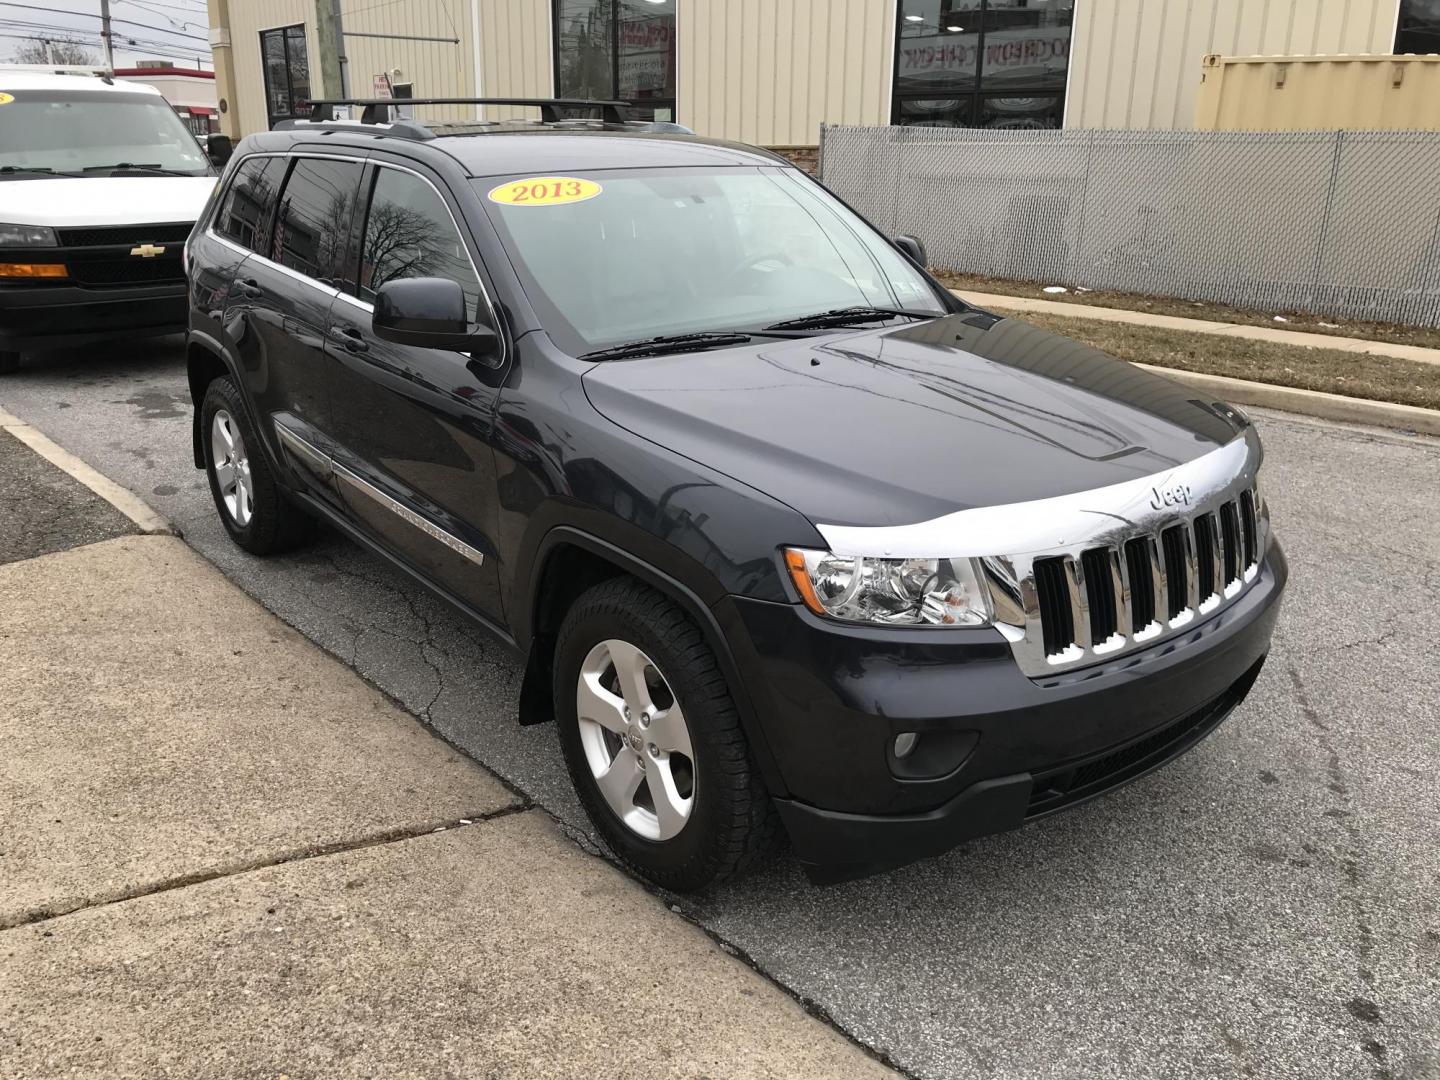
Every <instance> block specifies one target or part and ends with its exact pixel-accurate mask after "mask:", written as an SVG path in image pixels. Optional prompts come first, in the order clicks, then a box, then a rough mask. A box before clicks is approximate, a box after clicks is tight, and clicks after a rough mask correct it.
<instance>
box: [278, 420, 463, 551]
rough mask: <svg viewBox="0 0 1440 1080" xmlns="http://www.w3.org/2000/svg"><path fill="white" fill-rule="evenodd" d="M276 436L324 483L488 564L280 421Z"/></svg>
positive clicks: (459, 541)
mask: <svg viewBox="0 0 1440 1080" xmlns="http://www.w3.org/2000/svg"><path fill="white" fill-rule="evenodd" d="M274 423H275V434H276V435H277V436H278V437H279V439H280V442H281V443H282V444H283V445H284V447H285V449H286V451H287V452H289V453H292V454H294V455H295V456H296V457H297V458H299V459H300V460H301V461H303V462H304V463H305V465H306V466H307V467H308V468H310V469H311V470H312V471H314V472H315V473H316V474H317V475H318V476H320V477H322V478H323V479H330V478H332V477H333V478H334V479H335V480H337V481H339V482H340V484H342V485H343V486H344V487H346V488H347V489H349V490H350V491H353V492H355V493H356V494H357V495H363V496H365V497H366V498H367V499H369V500H370V501H371V502H374V503H376V504H378V505H379V506H382V507H384V508H385V509H386V510H389V511H390V512H391V513H392V514H394V515H395V516H396V517H398V518H400V519H401V520H402V521H404V522H406V523H407V524H409V525H413V526H414V527H415V528H417V529H419V530H420V531H421V532H423V533H424V534H425V535H426V536H428V537H430V538H431V539H432V540H438V541H439V542H440V543H442V544H444V545H445V546H446V547H447V548H449V549H450V550H451V551H453V552H455V553H456V554H457V555H461V556H463V557H465V558H466V559H469V560H470V561H471V562H472V563H474V564H475V565H476V566H480V565H481V564H482V563H484V562H485V553H484V552H483V551H479V550H477V549H475V548H473V547H471V546H470V545H469V544H467V543H465V541H463V540H461V539H460V538H459V537H457V536H455V535H453V534H452V533H450V532H447V531H446V530H445V529H442V528H440V526H438V525H436V524H435V523H434V522H433V521H431V520H430V519H429V518H427V517H425V516H423V515H421V514H417V513H416V512H415V511H414V510H411V509H410V508H409V507H408V506H406V505H405V504H404V503H402V502H399V501H398V500H396V499H393V498H391V497H390V496H389V495H387V494H386V493H385V492H383V491H381V490H380V489H379V488H378V487H376V486H375V485H374V484H372V483H370V482H369V481H368V480H364V479H362V478H361V477H359V476H357V475H356V474H355V473H354V472H352V471H351V470H349V469H347V468H346V467H345V466H344V465H341V464H340V463H339V462H338V461H336V460H335V459H334V458H333V457H331V456H330V455H329V454H327V453H325V452H324V451H323V450H321V449H319V448H318V447H316V446H315V445H313V444H312V443H310V442H309V441H307V440H306V439H303V438H301V437H300V436H299V435H297V434H295V432H293V431H291V430H290V429H289V428H288V427H286V426H285V425H284V424H283V423H281V422H280V421H279V420H278V419H277V420H275V422H274Z"/></svg>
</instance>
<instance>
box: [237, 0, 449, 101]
mask: <svg viewBox="0 0 1440 1080" xmlns="http://www.w3.org/2000/svg"><path fill="white" fill-rule="evenodd" d="M310 6H311V7H313V6H314V4H313V3H312V4H311V5H310ZM232 10H233V9H232ZM470 13H471V5H470V0H404V2H403V3H398V4H395V3H390V4H385V3H379V2H378V0H344V3H342V4H341V6H340V14H341V18H342V19H343V20H344V24H345V32H346V33H347V34H354V33H356V32H362V33H367V34H406V35H410V36H412V37H433V38H454V39H457V43H456V44H451V43H450V42H448V41H396V40H393V39H383V38H357V37H347V38H346V39H345V55H346V56H347V57H349V60H350V65H349V66H350V74H349V78H350V93H351V95H352V96H354V97H371V96H373V94H374V80H375V76H376V75H379V74H381V73H382V72H385V71H390V70H393V69H395V68H399V69H400V71H401V72H403V73H404V76H405V78H407V79H409V80H410V82H411V83H413V84H414V87H415V91H414V93H415V96H416V97H466V96H469V95H473V94H474V93H475V89H474V87H475V45H474V38H473V37H472V35H471V29H470ZM316 66H318V65H316ZM425 116H426V117H427V118H430V119H436V120H441V119H446V120H458V119H464V120H469V119H473V118H474V116H475V110H474V109H473V108H466V107H465V106H458V105H457V106H449V107H440V106H436V107H434V108H430V109H427V110H426V112H425Z"/></svg>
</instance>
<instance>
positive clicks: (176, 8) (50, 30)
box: [0, 0, 211, 68]
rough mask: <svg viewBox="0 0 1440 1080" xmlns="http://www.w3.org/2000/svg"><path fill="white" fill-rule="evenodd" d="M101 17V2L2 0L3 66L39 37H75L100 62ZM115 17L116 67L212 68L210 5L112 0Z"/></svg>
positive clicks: (184, 0)
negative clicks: (163, 63)
mask: <svg viewBox="0 0 1440 1080" xmlns="http://www.w3.org/2000/svg"><path fill="white" fill-rule="evenodd" d="M99 14H100V2H99V0H17V2H16V3H5V2H3V0H0V62H4V61H6V60H9V59H10V55H11V53H13V52H14V51H15V49H16V47H17V46H19V45H23V44H25V43H26V42H27V40H28V39H32V38H37V37H44V38H51V39H58V38H63V37H66V36H70V37H74V38H75V39H77V40H81V41H84V42H85V44H87V45H89V46H91V48H92V49H93V50H94V52H95V56H96V57H97V58H98V57H99V56H100V55H101V54H100V20H99V18H98V15H99ZM110 17H111V19H112V20H114V32H115V64H116V66H117V67H128V66H132V65H133V64H134V62H135V61H136V60H172V61H174V62H175V64H176V65H178V66H182V67H194V66H195V62H196V60H197V59H198V60H201V61H203V62H204V67H206V68H209V67H210V66H211V65H210V45H209V36H208V31H209V20H208V17H207V15H206V12H205V0H110ZM132 42H133V43H132Z"/></svg>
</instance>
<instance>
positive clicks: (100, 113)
mask: <svg viewBox="0 0 1440 1080" xmlns="http://www.w3.org/2000/svg"><path fill="white" fill-rule="evenodd" d="M6 96H7V97H12V98H13V99H14V100H13V101H9V102H7V103H6V104H4V105H0V169H4V168H6V167H7V166H9V167H11V168H14V169H17V170H19V169H44V170H48V171H50V172H55V173H66V174H77V175H78V174H81V173H84V172H85V170H87V169H88V170H91V171H90V173H89V175H91V176H95V175H100V176H104V175H106V169H107V168H109V167H112V166H115V165H121V164H127V165H132V166H139V165H144V166H148V167H150V168H152V169H162V170H165V171H167V172H180V173H184V174H186V175H188V176H204V175H207V174H208V173H210V171H211V169H210V163H209V161H208V160H206V157H205V154H204V152H203V151H202V150H201V149H200V144H199V143H197V142H196V141H195V136H193V135H192V134H190V130H189V129H188V128H187V127H186V126H185V124H184V123H183V122H182V121H181V120H180V118H179V117H178V116H176V115H175V111H174V110H173V109H171V108H170V106H169V104H168V103H167V102H166V101H165V99H164V98H162V97H159V96H158V95H156V94H121V93H110V92H106V93H96V92H93V91H92V92H89V93H86V92H83V91H81V92H77V91H58V92H52V91H38V90H32V91H29V92H26V91H23V90H17V91H14V92H13V93H11V94H7V95H6Z"/></svg>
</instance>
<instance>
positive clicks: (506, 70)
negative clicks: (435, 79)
mask: <svg viewBox="0 0 1440 1080" xmlns="http://www.w3.org/2000/svg"><path fill="white" fill-rule="evenodd" d="M426 2H434V0H426ZM456 2H457V3H458V2H460V0H456ZM470 2H471V0H465V3H467V4H468V3H470ZM477 6H478V7H479V8H480V93H479V95H478V96H481V97H554V95H555V77H554V75H553V74H552V72H553V70H554V60H553V55H552V46H551V39H550V12H551V4H550V0H477ZM537 115H538V114H537V113H536V111H535V110H534V109H511V108H504V107H501V106H491V107H489V108H487V109H486V110H485V118H486V119H487V120H506V119H510V118H511V117H520V118H523V119H529V120H533V119H535V118H536V116H537Z"/></svg>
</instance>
